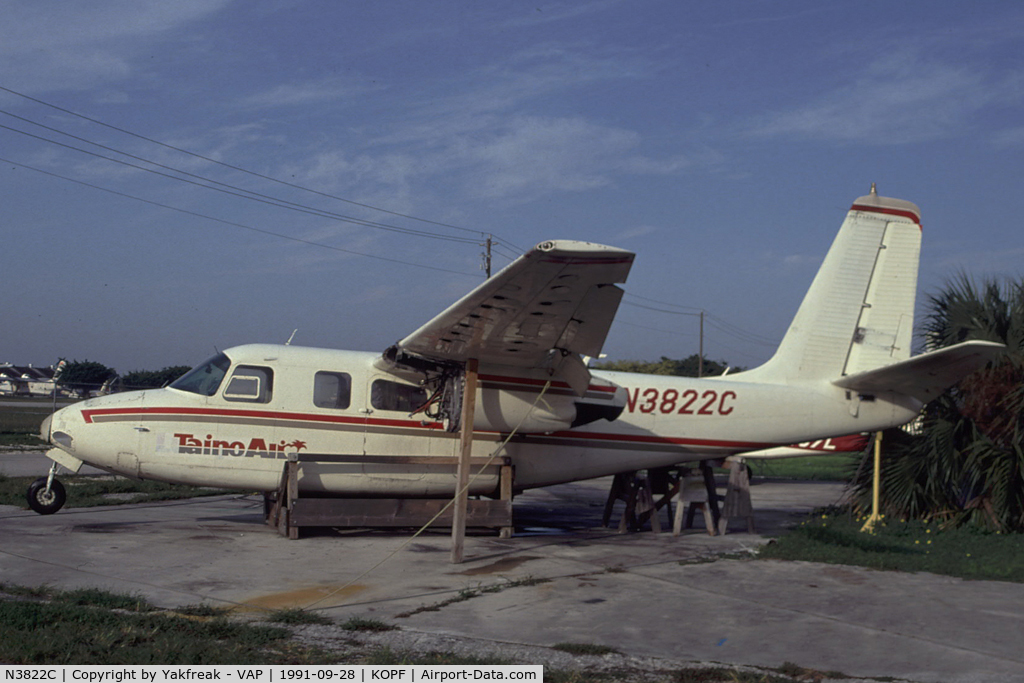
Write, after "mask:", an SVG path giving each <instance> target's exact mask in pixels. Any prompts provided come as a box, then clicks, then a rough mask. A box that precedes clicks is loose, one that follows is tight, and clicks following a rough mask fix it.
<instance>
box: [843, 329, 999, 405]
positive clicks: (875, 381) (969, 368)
mask: <svg viewBox="0 0 1024 683" xmlns="http://www.w3.org/2000/svg"><path fill="white" fill-rule="evenodd" d="M1004 350H1006V347H1005V346H1004V345H1003V344H998V343H996V342H988V341H967V342H962V343H960V344H956V345H954V346H949V347H946V348H944V349H938V350H936V351H930V352H928V353H922V354H921V355H920V356H914V357H913V358H909V359H907V360H904V361H900V362H898V363H893V364H892V365H887V366H885V367H881V368H876V369H874V370H868V371H867V372H860V373H857V374H855V375H848V376H846V377H843V378H842V379H838V380H836V381H835V382H833V384H835V385H836V386H840V387H844V388H846V389H853V390H855V391H858V392H860V393H877V392H883V391H894V392H896V393H900V394H906V395H908V396H913V397H914V398H916V399H919V400H921V401H925V402H927V401H930V400H932V399H933V398H935V397H936V396H938V395H939V394H941V393H942V392H943V391H945V390H946V389H947V388H948V387H951V386H953V385H954V384H956V383H957V382H958V381H960V379H961V378H963V377H965V376H967V375H969V374H970V373H972V372H974V371H975V370H978V369H979V368H981V367H983V366H985V364H987V363H988V362H989V361H991V360H992V359H993V358H996V357H997V356H999V354H1001V353H1002V352H1003V351H1004Z"/></svg>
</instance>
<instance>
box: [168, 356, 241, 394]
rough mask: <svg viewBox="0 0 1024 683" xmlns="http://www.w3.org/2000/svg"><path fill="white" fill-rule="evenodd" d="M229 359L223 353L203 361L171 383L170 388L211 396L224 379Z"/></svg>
mask: <svg viewBox="0 0 1024 683" xmlns="http://www.w3.org/2000/svg"><path fill="white" fill-rule="evenodd" d="M229 367H231V359H229V358H228V357H227V356H225V355H224V354H223V353H218V354H217V355H216V356H214V357H213V358H210V359H209V360H206V361H203V362H202V363H200V364H199V365H197V366H195V367H194V368H192V369H191V370H189V371H188V372H186V373H185V374H184V375H182V376H181V377H179V378H178V379H176V380H174V381H173V382H172V383H171V385H170V386H171V388H172V389H179V390H181V391H188V392H191V393H193V394H199V395H200V396H213V395H214V394H216V393H217V389H218V388H219V387H220V383H221V382H222V381H223V380H224V375H226V374H227V372H228V368H229Z"/></svg>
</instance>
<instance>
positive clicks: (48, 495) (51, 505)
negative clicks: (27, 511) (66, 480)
mask: <svg viewBox="0 0 1024 683" xmlns="http://www.w3.org/2000/svg"><path fill="white" fill-rule="evenodd" d="M46 479H47V478H46V477H39V478H38V479H36V480H35V481H34V482H32V483H31V484H30V485H29V487H28V492H27V493H26V494H25V498H26V499H27V500H28V506H29V507H30V508H32V509H33V510H35V511H36V512H38V513H39V514H41V515H52V514H53V513H54V512H56V511H57V510H60V509H61V508H62V507H64V502H65V501H66V500H67V499H68V494H67V492H66V491H65V490H64V485H63V484H61V483H60V482H59V481H57V480H56V479H54V480H53V481H52V482H51V483H50V488H49V490H47V488H46Z"/></svg>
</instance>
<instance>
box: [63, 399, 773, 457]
mask: <svg viewBox="0 0 1024 683" xmlns="http://www.w3.org/2000/svg"><path fill="white" fill-rule="evenodd" d="M157 416H163V417H168V418H175V417H178V418H182V419H183V420H187V419H188V418H190V417H199V416H207V417H222V418H250V419H252V420H254V423H255V422H258V421H261V420H288V421H292V422H300V423H301V422H308V423H319V424H337V425H361V426H362V425H365V426H372V427H404V428H407V429H412V430H426V431H437V430H441V429H443V425H442V424H441V423H440V422H427V423H423V422H420V421H418V420H394V419H382V418H369V417H345V416H340V415H316V414H312V413H285V412H277V411H262V410H235V409H217V408H184V407H173V408H172V407H169V408H157V407H154V408H100V409H93V410H83V411H82V417H83V418H84V419H85V422H86V423H88V424H93V423H95V422H96V421H97V420H102V419H103V418H114V421H118V422H123V421H129V420H132V419H144V418H146V417H157ZM481 433H491V432H481ZM525 436H527V437H529V436H537V437H541V438H550V439H556V440H587V441H603V442H612V443H617V444H636V445H644V444H649V445H657V444H661V445H672V446H700V447H705V448H728V449H741V450H755V449H760V448H768V447H771V446H777V445H779V444H773V443H760V442H758V443H751V442H746V441H719V440H710V439H683V438H677V437H671V436H656V435H651V434H621V433H618V434H616V433H605V432H583V431H571V430H566V431H560V432H553V433H551V434H544V435H525Z"/></svg>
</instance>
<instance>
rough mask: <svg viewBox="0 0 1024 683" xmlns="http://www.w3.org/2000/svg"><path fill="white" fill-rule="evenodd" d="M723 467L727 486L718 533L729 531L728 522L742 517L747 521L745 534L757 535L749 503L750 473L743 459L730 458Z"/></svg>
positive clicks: (751, 507)
mask: <svg viewBox="0 0 1024 683" xmlns="http://www.w3.org/2000/svg"><path fill="white" fill-rule="evenodd" d="M725 466H726V467H728V468H729V486H728V488H726V490H725V503H724V505H723V506H722V517H721V519H719V520H718V533H720V534H724V533H726V532H727V531H728V530H729V520H731V519H733V518H734V517H743V518H746V520H747V532H748V533H751V534H753V533H757V532H756V530H755V527H754V506H753V505H752V504H751V503H750V471H749V470H748V469H747V464H746V463H745V462H743V458H730V459H729V460H728V461H727V462H726V463H725Z"/></svg>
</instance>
